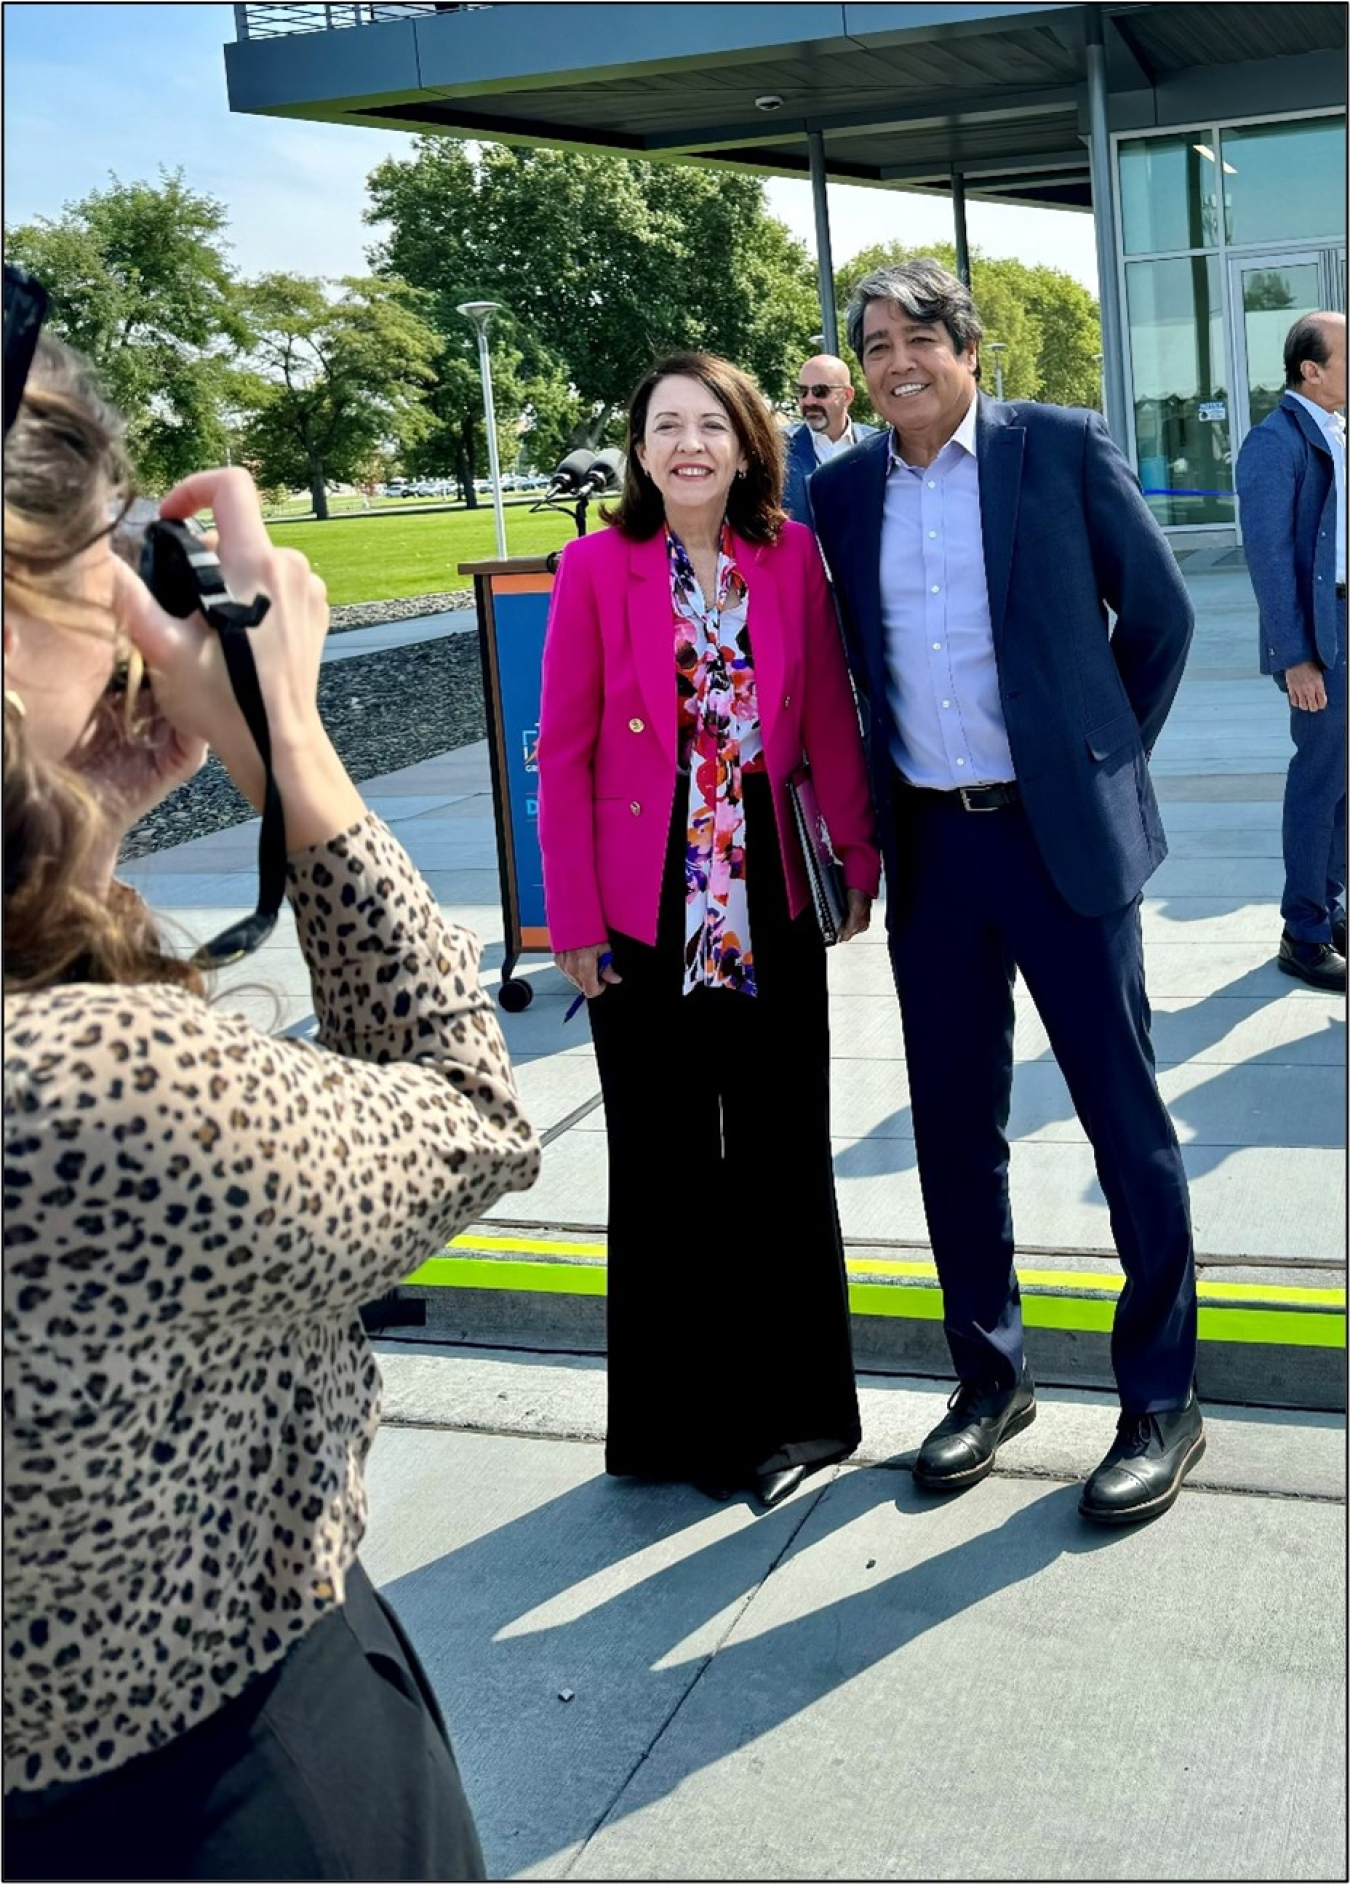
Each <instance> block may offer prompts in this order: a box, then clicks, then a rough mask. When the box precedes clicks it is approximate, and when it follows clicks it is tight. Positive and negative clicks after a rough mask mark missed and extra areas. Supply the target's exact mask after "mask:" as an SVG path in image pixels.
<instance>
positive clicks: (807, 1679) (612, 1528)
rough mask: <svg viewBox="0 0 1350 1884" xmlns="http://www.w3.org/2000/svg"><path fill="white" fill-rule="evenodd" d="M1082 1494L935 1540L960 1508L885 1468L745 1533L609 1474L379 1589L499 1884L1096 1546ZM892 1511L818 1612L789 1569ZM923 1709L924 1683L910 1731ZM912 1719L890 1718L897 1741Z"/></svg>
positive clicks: (679, 1499) (860, 1474) (856, 1473)
mask: <svg viewBox="0 0 1350 1884" xmlns="http://www.w3.org/2000/svg"><path fill="white" fill-rule="evenodd" d="M909 1456H910V1455H908V1454H904V1455H900V1457H901V1458H908V1457H909ZM1078 1495H1079V1488H1078V1487H1077V1486H1076V1485H1073V1486H1059V1485H1056V1486H1054V1487H1053V1488H1051V1489H1049V1490H1047V1491H1046V1492H1045V1493H1044V1494H1042V1495H1038V1496H1036V1497H1035V1499H1034V1502H1032V1503H1031V1504H1030V1505H1027V1506H1025V1507H1024V1508H1021V1509H1018V1510H1016V1511H1014V1512H1013V1514H1012V1515H1011V1516H1010V1517H1009V1518H1007V1519H1006V1520H1005V1521H1004V1522H1003V1523H1002V1524H998V1525H995V1526H994V1527H993V1528H991V1529H990V1530H988V1531H981V1532H980V1533H979V1534H978V1535H976V1536H974V1537H966V1538H963V1539H961V1541H959V1542H957V1543H954V1544H951V1545H950V1546H948V1547H946V1548H940V1547H939V1548H937V1549H936V1550H935V1549H934V1545H935V1543H936V1541H937V1540H938V1539H939V1538H941V1537H942V1536H943V1535H949V1534H950V1530H951V1521H950V1513H951V1510H952V1504H951V1501H950V1500H937V1501H935V1500H932V1499H929V1498H927V1497H925V1496H924V1494H922V1493H921V1492H919V1491H918V1490H917V1489H916V1488H915V1487H914V1484H913V1481H912V1479H911V1477H910V1475H909V1473H908V1472H903V1471H896V1470H894V1469H891V1467H889V1466H888V1467H872V1468H862V1469H856V1470H846V1471H843V1472H842V1473H840V1474H839V1475H838V1476H837V1477H836V1478H835V1479H834V1480H833V1481H832V1482H828V1483H822V1484H821V1487H820V1489H819V1491H817V1492H816V1493H815V1494H814V1495H811V1496H809V1497H799V1498H797V1499H794V1500H792V1501H790V1502H789V1503H788V1504H786V1505H783V1506H780V1507H778V1508H777V1509H776V1510H773V1511H771V1512H769V1513H767V1514H765V1515H763V1516H761V1517H759V1518H757V1519H756V1520H755V1521H754V1522H753V1523H748V1524H747V1523H739V1524H737V1526H736V1528H735V1529H732V1530H727V1528H726V1518H727V1516H728V1513H726V1512H716V1508H714V1507H710V1506H709V1505H708V1504H707V1502H706V1501H705V1500H703V1499H702V1498H701V1497H700V1496H699V1495H698V1494H696V1493H694V1492H692V1491H688V1490H685V1489H684V1488H679V1487H660V1486H640V1485H637V1484H635V1483H634V1482H632V1481H627V1482H622V1483H619V1482H615V1481H613V1480H607V1479H605V1478H603V1477H600V1476H596V1477H594V1478H591V1479H588V1480H586V1481H584V1482H583V1483H582V1484H580V1485H578V1486H576V1487H575V1488H574V1489H572V1490H570V1491H568V1492H566V1493H564V1494H563V1495H561V1496H560V1497H558V1498H555V1499H553V1500H551V1501H550V1502H548V1503H547V1504H545V1505H543V1506H541V1507H539V1508H537V1509H535V1510H532V1511H530V1512H528V1513H526V1514H525V1515H524V1516H522V1517H520V1518H517V1519H515V1520H513V1521H511V1522H508V1523H507V1524H504V1525H502V1526H500V1527H499V1528H498V1529H496V1530H494V1531H492V1532H491V1533H489V1534H488V1535H486V1536H483V1537H481V1538H479V1539H477V1540H476V1541H474V1542H473V1543H471V1544H468V1545H466V1546H464V1547H462V1548H460V1549H458V1550H456V1551H453V1552H451V1553H449V1554H448V1555H445V1556H443V1557H441V1558H439V1559H437V1560H435V1561H433V1562H430V1563H428V1564H426V1565H425V1566H423V1567H422V1568H419V1569H417V1570H415V1571H412V1572H410V1573H409V1574H407V1575H405V1576H403V1577H400V1578H398V1579H397V1580H395V1581H394V1582H392V1583H390V1584H387V1585H386V1586H385V1589H384V1594H385V1595H386V1596H387V1597H388V1598H389V1599H390V1600H391V1601H392V1602H393V1603H394V1605H395V1607H396V1608H397V1610H398V1612H399V1615H400V1617H401V1619H402V1620H403V1622H404V1624H405V1626H406V1627H407V1629H408V1631H409V1633H410V1635H411V1636H412V1638H413V1640H414V1641H415V1643H416V1644H417V1646H418V1649H419V1651H420V1653H421V1654H422V1655H423V1657H424V1659H425V1661H426V1664H427V1667H428V1670H429V1672H430V1673H431V1676H432V1679H433V1681H434V1682H435V1684H436V1686H437V1689H438V1691H439V1693H440V1695H441V1698H442V1700H443V1702H444V1704H445V1707H446V1712H447V1716H448V1718H449V1721H450V1726H451V1732H452V1734H453V1735H454V1738H455V1745H456V1753H457V1756H458V1758H459V1760H460V1764H461V1768H462V1770H463V1772H464V1776H465V1783H466V1786H467V1788H468V1792H469V1796H470V1798H471V1800H472V1801H473V1802H474V1806H475V1811H476V1813H477V1815H478V1819H479V1827H480V1831H481V1833H482V1836H483V1841H484V1845H485V1849H486V1852H487V1857H488V1864H489V1871H490V1875H492V1876H495V1877H503V1876H510V1875H515V1874H519V1873H520V1872H522V1871H524V1870H527V1869H528V1868H529V1867H531V1866H535V1865H545V1864H547V1861H548V1860H549V1859H550V1858H552V1857H554V1856H555V1854H559V1853H562V1852H566V1851H567V1850H568V1848H569V1847H574V1846H576V1845H578V1844H579V1843H584V1841H586V1840H587V1839H589V1838H590V1837H591V1836H593V1835H594V1834H595V1833H596V1832H597V1831H598V1830H599V1829H600V1827H601V1825H603V1824H607V1823H612V1822H614V1821H615V1820H618V1819H622V1818H623V1817H625V1816H626V1815H627V1814H628V1813H630V1812H632V1811H635V1810H636V1809H638V1807H640V1806H643V1805H647V1804H650V1803H651V1801H652V1800H653V1799H654V1798H658V1797H661V1796H664V1795H665V1794H666V1793H668V1792H670V1791H672V1790H674V1789H675V1788H676V1787H677V1786H679V1785H680V1783H681V1782H682V1781H683V1780H684V1779H686V1778H688V1777H689V1776H690V1775H691V1774H692V1773H694V1772H697V1771H700V1770H701V1769H703V1768H704V1767H708V1766H711V1765H712V1764H714V1763H715V1762H717V1761H718V1760H720V1759H722V1758H723V1757H724V1756H727V1755H730V1754H732V1753H734V1752H736V1751H737V1750H738V1749H739V1748H741V1747H743V1746H745V1745H746V1744H747V1743H748V1742H750V1741H753V1740H754V1739H756V1738H758V1737H759V1736H761V1735H763V1734H766V1733H769V1732H770V1731H772V1730H773V1729H774V1728H776V1727H778V1726H779V1725H781V1724H782V1723H783V1722H785V1721H787V1720H789V1719H790V1718H792V1717H793V1716H795V1715H797V1714H799V1713H800V1712H801V1711H802V1710H804V1709H808V1708H810V1707H811V1706H812V1705H813V1703H815V1702H816V1701H818V1700H820V1699H821V1698H822V1697H823V1696H825V1695H827V1694H829V1693H831V1692H832V1691H833V1690H835V1689H837V1688H840V1687H842V1686H843V1685H844V1684H845V1683H847V1682H849V1681H850V1680H852V1679H853V1678H854V1677H855V1676H856V1675H858V1674H860V1673H861V1672H862V1671H864V1670H865V1669H867V1668H869V1667H871V1666H872V1665H874V1664H875V1663H878V1662H880V1661H882V1660H884V1659H885V1658H887V1657H890V1656H893V1655H897V1654H902V1653H903V1652H904V1650H905V1649H906V1647H907V1646H908V1645H909V1644H910V1643H912V1642H914V1641H916V1640H917V1639H918V1638H920V1637H922V1636H923V1635H925V1634H926V1633H927V1632H928V1631H929V1630H932V1629H935V1628H938V1627H940V1626H941V1625H942V1624H943V1623H945V1622H947V1621H949V1620H950V1619H951V1618H952V1617H954V1616H956V1615H959V1614H960V1613H961V1612H962V1611H964V1610H967V1609H969V1608H972V1607H973V1606H975V1605H977V1604H981V1603H983V1602H985V1601H986V1600H987V1599H989V1598H990V1597H994V1596H996V1595H997V1594H998V1593H1000V1592H1002V1591H1005V1590H1008V1589H1010V1588H1013V1587H1015V1586H1017V1585H1020V1584H1024V1583H1026V1582H1028V1581H1029V1580H1030V1579H1032V1578H1035V1577H1036V1576H1038V1575H1039V1574H1040V1573H1042V1572H1043V1571H1045V1570H1047V1569H1048V1568H1049V1567H1050V1566H1052V1565H1054V1564H1055V1563H1056V1562H1057V1561H1058V1560H1060V1559H1061V1558H1065V1557H1068V1556H1078V1555H1087V1554H1090V1553H1093V1552H1095V1551H1097V1550H1100V1549H1103V1548H1105V1547H1106V1546H1108V1545H1109V1544H1111V1543H1112V1542H1113V1541H1115V1534H1112V1533H1107V1532H1100V1531H1095V1530H1090V1529H1089V1528H1088V1527H1086V1526H1085V1525H1084V1524H1083V1523H1082V1521H1081V1520H1080V1519H1079V1518H1078V1516H1077V1513H1076V1504H1077V1498H1078ZM962 1502H964V1501H962ZM884 1506H891V1507H892V1508H893V1510H896V1512H897V1515H896V1517H895V1522H894V1524H893V1526H891V1527H889V1530H888V1533H887V1534H888V1536H889V1537H891V1538H892V1539H893V1546H892V1547H891V1548H888V1547H887V1545H885V1544H882V1545H876V1546H874V1547H873V1555H872V1565H873V1566H874V1567H873V1569H872V1570H871V1572H870V1573H869V1572H865V1571H864V1570H863V1564H864V1560H865V1554H866V1553H865V1551H864V1547H863V1543H862V1540H861V1538H860V1540H859V1549H858V1562H857V1565H856V1566H852V1565H850V1566H848V1569H847V1571H846V1572H845V1573H846V1574H847V1575H849V1577H850V1579H851V1580H852V1581H855V1582H856V1581H859V1580H862V1581H865V1583H866V1587H865V1588H862V1589H853V1590H852V1591H850V1592H849V1593H847V1594H843V1595H840V1596H838V1597H837V1598H835V1599H834V1600H832V1601H827V1602H825V1603H824V1604H823V1605H821V1606H819V1607H816V1606H814V1604H815V1602H816V1594H817V1590H818V1579H819V1576H820V1570H819V1563H818V1560H815V1566H816V1567H815V1568H814V1569H808V1570H807V1571H806V1573H805V1574H804V1575H802V1574H799V1569H800V1566H799V1565H797V1564H796V1562H795V1560H797V1559H799V1558H800V1557H801V1555H802V1553H803V1552H804V1551H805V1550H807V1549H808V1548H809V1549H810V1550H811V1551H813V1552H814V1551H816V1550H819V1549H820V1548H821V1547H822V1546H823V1547H825V1548H826V1549H827V1550H829V1551H830V1552H831V1555H832V1558H833V1560H834V1561H836V1562H840V1561H841V1550H840V1545H839V1542H838V1537H837V1534H838V1533H841V1532H842V1531H844V1530H845V1529H846V1527H848V1526H851V1525H854V1524H856V1523H858V1522H859V1521H860V1520H861V1521H863V1522H864V1524H865V1523H866V1521H867V1519H868V1516H869V1514H870V1513H875V1512H876V1511H877V1510H878V1508H880V1507H884ZM710 1512H714V1513H715V1516H714V1518H713V1519H712V1521H713V1522H714V1523H716V1524H717V1526H718V1529H719V1535H717V1536H716V1537H715V1538H714V1540H713V1541H711V1542H709V1543H707V1544H703V1545H701V1546H699V1547H696V1548H695V1549H693V1550H692V1551H688V1550H686V1552H685V1554H683V1555H682V1556H680V1557H679V1559H678V1560H677V1561H674V1562H670V1561H664V1562H662V1563H661V1564H660V1565H659V1566H658V1567H656V1568H655V1569H653V1570H652V1571H651V1572H650V1573H648V1572H645V1571H644V1570H643V1568H642V1566H640V1565H638V1564H635V1562H634V1559H635V1558H637V1557H638V1556H639V1555H640V1553H642V1552H643V1551H644V1550H645V1549H647V1548H648V1547H650V1546H651V1545H653V1544H654V1543H657V1542H659V1541H664V1542H666V1543H667V1544H668V1543H669V1542H670V1541H671V1540H672V1539H674V1538H677V1537H678V1536H679V1534H680V1533H682V1532H686V1531H688V1530H689V1528H690V1527H692V1526H695V1525H698V1524H700V1523H706V1522H708V1521H709V1518H710ZM944 1513H945V1514H948V1515H946V1516H944ZM874 1534H875V1525H873V1526H872V1527H870V1528H869V1531H868V1536H869V1538H871V1537H873V1536H874ZM686 1541H687V1540H686ZM668 1554H669V1553H668V1552H667V1553H666V1555H667V1557H668ZM879 1558H880V1559H883V1560H882V1561H880V1562H878V1559H879ZM787 1578H792V1579H794V1581H793V1583H792V1586H791V1588H788V1587H786V1585H785V1583H784V1581H783V1580H784V1579H787ZM813 1579H815V1580H814V1581H813ZM785 1602H786V1603H788V1604H789V1605H795V1604H799V1603H800V1604H804V1603H806V1602H810V1603H811V1604H812V1605H813V1607H811V1608H810V1609H809V1610H807V1611H806V1613H796V1614H790V1615H789V1617H788V1619H786V1620H783V1621H780V1622H777V1623H775V1624H773V1625H772V1626H770V1627H767V1628H766V1629H764V1630H763V1631H761V1632H759V1633H754V1634H748V1633H745V1632H743V1631H738V1630H737V1627H736V1625H737V1624H738V1623H740V1622H741V1621H742V1620H743V1617H744V1612H745V1611H746V1610H747V1608H749V1607H750V1606H751V1605H752V1603H753V1604H755V1605H756V1606H758V1607H759V1608H762V1609H764V1610H767V1611H768V1612H769V1613H770V1614H772V1613H774V1612H780V1611H781V1610H782V1608H783V1606H784V1603H785ZM732 1636H734V1638H735V1639H729V1638H730V1637H732ZM705 1675H707V1676H708V1679H709V1681H710V1682H711V1683H712V1684H714V1686H715V1696H716V1698H715V1699H710V1700H709V1704H708V1705H705V1706H701V1707H700V1709H699V1714H698V1730H697V1732H696V1733H674V1734H672V1733H667V1732H666V1729H667V1727H668V1725H669V1724H670V1723H671V1721H672V1719H673V1717H674V1716H675V1715H676V1714H677V1713H678V1712H679V1711H680V1710H681V1709H682V1708H683V1707H684V1706H685V1704H686V1703H687V1702H688V1701H689V1700H690V1698H691V1696H692V1694H693V1691H694V1690H695V1689H696V1688H699V1686H700V1683H701V1682H702V1681H703V1679H704V1677H705ZM700 1692H701V1696H704V1697H708V1696H711V1695H712V1693H713V1689H711V1688H709V1689H707V1690H701V1691H700ZM564 1694H568V1695H569V1696H571V1697H572V1698H571V1699H570V1700H569V1701H568V1702H567V1703H566V1704H563V1703H562V1700H561V1697H562V1696H563V1695H564ZM932 1704H933V1697H932V1696H931V1695H928V1694H926V1693H924V1692H922V1691H916V1693H915V1697H914V1710H915V1712H914V1720H913V1730H914V1732H915V1733H916V1734H917V1733H920V1732H921V1731H922V1724H923V1717H924V1714H925V1712H926V1710H927V1709H928V1708H929V1707H930V1706H931V1705H932ZM904 1725H905V1723H904V1722H903V1721H896V1722H891V1723H888V1730H890V1731H895V1732H897V1733H898V1734H899V1735H900V1739H901V1743H902V1744H903V1737H904V1736H903V1729H904ZM658 1741H659V1743H660V1745H659V1749H658V1748H657V1743H658ZM658 1752H659V1757H657V1754H658ZM649 1756H650V1757H649ZM581 1862H583V1863H584V1860H582V1861H581ZM553 1868H554V1867H553V1866H551V1865H549V1866H548V1869H550V1870H552V1869H553Z"/></svg>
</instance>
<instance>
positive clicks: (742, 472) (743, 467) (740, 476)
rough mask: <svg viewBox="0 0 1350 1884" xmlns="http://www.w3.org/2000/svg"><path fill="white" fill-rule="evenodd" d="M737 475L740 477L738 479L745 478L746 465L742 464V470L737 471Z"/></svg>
mask: <svg viewBox="0 0 1350 1884" xmlns="http://www.w3.org/2000/svg"><path fill="white" fill-rule="evenodd" d="M736 476H737V478H738V479H742V478H744V476H745V466H744V465H742V466H741V468H740V470H739V471H738V472H737V473H736Z"/></svg>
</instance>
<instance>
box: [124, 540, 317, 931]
mask: <svg viewBox="0 0 1350 1884" xmlns="http://www.w3.org/2000/svg"><path fill="white" fill-rule="evenodd" d="M140 570H141V576H142V578H143V580H144V582H145V584H146V587H147V588H148V589H149V590H150V593H151V594H152V595H153V596H154V598H155V600H156V601H157V602H158V603H159V605H160V607H161V608H163V609H166V610H167V611H168V613H169V614H170V615H174V616H177V618H178V619H179V620H180V621H185V620H186V619H187V618H188V616H189V615H193V614H198V613H200V614H201V615H202V617H203V618H204V619H205V621H206V625H207V627H208V628H210V629H211V630H212V631H213V633H214V634H216V635H217V636H218V637H219V640H220V651H221V653H222V655H223V656H224V658H225V671H226V673H227V674H228V675H229V677H230V686H231V687H232V688H233V690H234V697H235V699H236V701H237V702H238V704H239V710H240V712H241V713H242V714H243V716H244V722H245V724H246V725H247V727H248V730H249V731H250V732H251V733H252V735H253V743H254V745H255V746H256V747H257V748H258V756H259V758H260V759H261V760H262V762H263V772H264V775H265V784H264V789H263V815H262V830H261V832H260V833H259V836H258V906H257V908H256V909H255V910H254V911H253V914H252V915H251V916H245V917H243V918H242V919H241V920H240V921H239V922H236V923H232V924H231V925H230V927H229V928H228V929H225V930H223V931H222V932H221V934H220V935H218V936H214V937H213V938H212V939H211V941H209V942H204V943H203V944H202V946H201V947H200V948H199V949H198V950H197V952H196V954H195V955H194V956H193V958H192V959H193V961H194V962H195V963H196V965H197V966H198V967H199V968H224V967H226V966H227V965H228V964H229V963H230V962H237V961H238V960H239V958H240V957H241V956H243V955H248V954H250V953H251V952H252V951H253V950H254V949H256V948H259V947H260V946H261V945H262V944H263V943H264V942H265V941H266V940H267V938H268V936H269V935H271V933H272V931H273V929H274V928H275V927H276V920H277V911H278V910H279V909H280V908H281V904H282V900H283V898H284V897H285V894H286V815H285V812H284V811H283V809H282V804H281V793H280V792H279V791H278V790H277V782H276V779H275V778H274V777H273V776H272V735H271V733H270V731H269V729H268V725H267V708H266V706H265V705H264V703H263V697H262V688H261V687H260V686H259V684H258V668H257V664H256V662H255V661H254V658H253V643H252V640H251V638H250V636H249V630H250V629H251V628H256V627H257V626H258V623H259V622H260V621H262V620H263V618H264V616H265V615H266V614H267V611H268V609H269V608H270V607H271V602H270V600H269V599H268V597H267V596H265V595H259V596H256V597H255V598H254V600H253V601H251V602H241V601H239V600H238V598H237V597H236V596H233V595H231V593H230V590H229V586H228V585H227V583H226V581H225V574H224V571H223V570H222V569H221V566H220V560H219V558H218V557H217V555H216V553H215V551H214V550H213V549H211V548H209V547H208V545H207V544H206V543H205V542H204V541H203V539H202V532H201V531H200V529H198V528H197V526H196V525H195V524H191V523H182V522H179V521H177V520H176V519H169V518H164V517H161V518H158V519H156V521H155V522H154V523H152V524H150V525H149V526H148V528H147V529H146V532H145V540H144V542H143V544H142V546H141V555H140Z"/></svg>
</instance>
